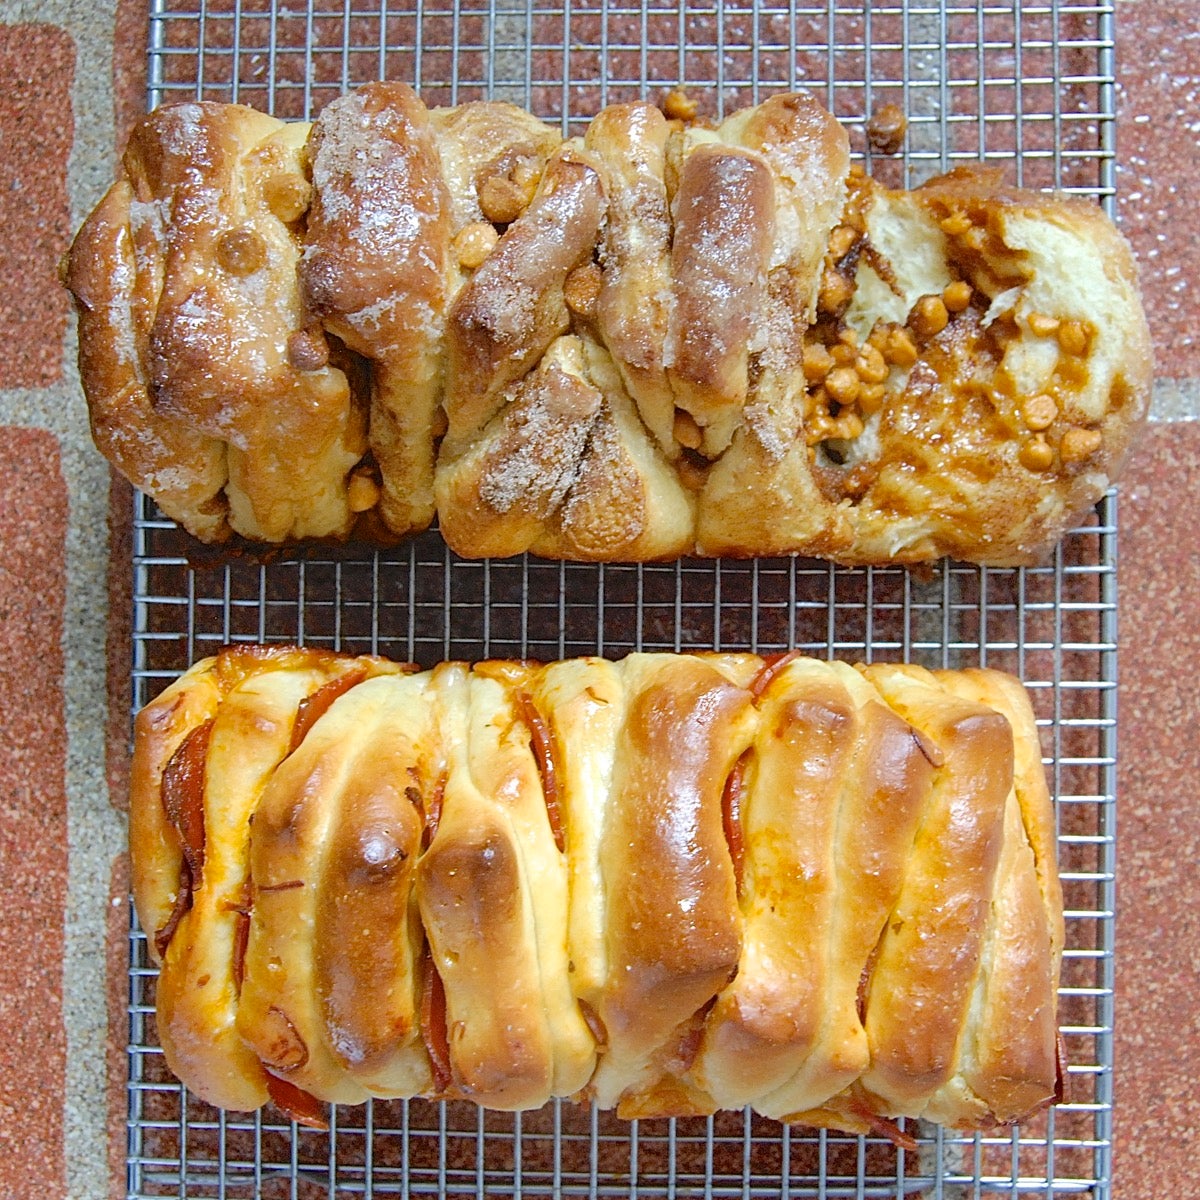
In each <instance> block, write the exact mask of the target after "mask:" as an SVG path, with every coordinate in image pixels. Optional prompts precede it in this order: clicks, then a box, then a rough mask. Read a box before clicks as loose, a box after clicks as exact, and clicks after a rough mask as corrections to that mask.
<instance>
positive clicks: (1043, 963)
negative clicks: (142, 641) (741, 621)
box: [130, 647, 1063, 1136]
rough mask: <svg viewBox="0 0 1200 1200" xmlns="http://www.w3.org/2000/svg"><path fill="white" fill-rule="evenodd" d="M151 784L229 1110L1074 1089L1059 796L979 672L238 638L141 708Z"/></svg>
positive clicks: (926, 1105)
mask: <svg viewBox="0 0 1200 1200" xmlns="http://www.w3.org/2000/svg"><path fill="white" fill-rule="evenodd" d="M132 793H133V794H132V807H131V813H130V839H131V850H132V864H133V890H134V895H135V900H136V904H137V910H138V913H139V916H140V919H141V922H142V925H143V927H144V928H145V929H146V931H147V933H148V935H149V937H150V941H151V946H152V948H153V949H152V956H153V958H154V959H155V961H156V962H157V963H159V964H160V966H161V973H160V976H159V980H158V989H157V1006H158V1032H159V1036H160V1038H161V1040H162V1045H163V1048H164V1050H165V1052H166V1056H167V1061H168V1063H169V1065H170V1066H171V1068H172V1069H173V1070H174V1071H175V1072H176V1073H177V1074H178V1075H179V1077H180V1078H181V1079H182V1080H183V1081H184V1082H185V1083H186V1084H187V1085H188V1086H189V1087H190V1088H192V1089H194V1090H195V1091H196V1092H197V1093H198V1094H199V1095H200V1096H201V1097H203V1098H205V1099H207V1100H209V1101H211V1102H213V1103H214V1104H217V1105H222V1106H225V1107H228V1108H233V1109H253V1108H257V1107H258V1106H260V1105H261V1104H263V1103H264V1102H265V1101H266V1100H267V1099H268V1097H270V1098H273V1099H275V1100H276V1101H277V1102H278V1103H279V1104H280V1105H281V1106H283V1107H284V1108H285V1110H287V1111H288V1112H290V1113H292V1114H293V1115H295V1116H297V1117H298V1118H299V1119H302V1120H308V1121H311V1122H318V1121H319V1120H320V1119H321V1109H320V1105H319V1103H318V1102H319V1101H332V1102H337V1103H356V1102H361V1101H363V1100H365V1099H366V1098H368V1097H370V1096H380V1097H395V1096H418V1095H420V1096H430V1097H444V1098H466V1099H470V1100H474V1101H476V1102H477V1103H479V1104H480V1105H482V1106H487V1107H492V1108H500V1109H526V1108H533V1107H537V1106H540V1105H541V1104H543V1103H544V1102H546V1101H547V1100H549V1099H550V1098H551V1097H555V1096H561V1097H572V1098H575V1099H578V1100H583V1101H587V1100H594V1101H596V1102H597V1103H598V1104H599V1105H600V1106H602V1107H606V1108H614V1107H615V1108H616V1110H617V1112H618V1113H619V1114H620V1115H621V1116H624V1117H630V1118H635V1117H651V1116H663V1115H681V1114H697V1113H710V1112H713V1111H715V1110H717V1109H719V1108H731V1107H741V1106H744V1105H751V1106H753V1108H754V1109H755V1110H757V1111H758V1112H760V1113H762V1114H764V1115H766V1116H768V1117H773V1118H778V1119H780V1120H783V1121H793V1122H802V1123H806V1124H812V1125H818V1126H827V1127H830V1128H836V1129H844V1130H850V1131H860V1132H862V1131H867V1130H877V1131H879V1130H883V1131H885V1132H889V1133H891V1135H893V1136H902V1135H900V1134H899V1132H898V1131H897V1130H896V1127H895V1126H894V1124H893V1122H894V1120H895V1119H896V1118H899V1117H925V1118H928V1119H931V1120H934V1121H939V1122H943V1123H945V1124H948V1125H952V1126H957V1127H961V1128H981V1127H987V1126H991V1125H995V1124H997V1123H1005V1122H1012V1121H1016V1120H1019V1119H1020V1118H1022V1117H1023V1116H1025V1115H1027V1114H1029V1113H1031V1112H1033V1111H1035V1110H1037V1109H1038V1108H1040V1107H1042V1106H1044V1105H1046V1104H1048V1103H1051V1102H1052V1101H1053V1099H1054V1097H1055V1094H1056V1088H1057V1087H1058V1085H1059V1079H1060V1070H1061V1067H1060V1064H1059V1061H1058V1056H1057V1052H1056V1047H1057V1037H1056V1035H1057V1025H1056V990H1057V984H1058V976H1059V963H1060V957H1061V953H1062V946H1063V917H1062V896H1061V891H1060V884H1059V880H1058V875H1057V870H1056V865H1055V834H1054V818H1053V813H1052V807H1051V803H1050V799H1049V796H1048V793H1047V789H1046V783H1045V779H1044V775H1043V771H1042V764H1041V753H1040V748H1039V740H1038V734H1037V730H1036V727H1035V724H1034V719H1033V713H1032V711H1031V708H1030V705H1029V700H1028V697H1027V696H1026V694H1025V692H1024V689H1023V688H1022V687H1021V685H1020V684H1019V683H1018V682H1017V681H1016V680H1015V679H1013V678H1011V677H1009V676H1006V675H1002V674H999V673H997V672H993V671H986V670H966V671H958V672H954V671H939V672H933V673H931V672H929V671H926V670H924V669H922V668H919V667H911V666H897V665H884V664H875V665H871V666H865V667H851V666H848V665H845V664H842V663H836V662H833V663H831V662H823V661H817V660H813V659H806V658H800V657H797V656H796V655H794V654H791V655H786V656H783V657H782V658H778V659H775V660H771V661H766V662H765V661H764V660H762V659H760V658H758V657H756V656H754V655H749V654H635V655H631V656H630V657H628V658H626V659H624V660H623V661H621V662H615V663H614V662H608V661H605V660H602V659H597V658H585V659H577V660H570V661H564V662H557V663H551V664H548V665H537V664H530V663H519V662H484V663H480V664H477V665H475V666H473V667H468V666H465V665H463V664H458V663H447V664H443V665H441V666H439V667H437V668H435V669H434V670H432V671H417V670H415V668H409V667H403V666H398V665H396V664H393V663H390V662H387V661H384V660H382V659H378V658H349V657H343V656H339V655H335V654H331V653H327V652H320V651H313V650H301V649H295V648H265V647H238V648H233V649H228V650H225V651H223V652H222V653H221V654H219V655H218V656H217V657H215V658H210V659H206V660H204V661H203V662H200V663H198V664H197V665H196V666H195V667H193V668H192V669H191V670H190V671H189V672H188V673H187V674H186V675H184V676H183V677H182V678H181V679H180V680H178V681H177V682H175V683H174V684H173V685H172V686H170V687H169V688H167V690H166V691H164V692H163V693H162V694H161V695H160V696H159V697H158V698H157V699H155V700H154V701H153V702H152V703H151V704H149V705H148V706H147V707H146V708H145V709H143V710H142V712H141V713H140V715H139V716H138V719H137V729H136V750H135V758H134V769H133V787H132Z"/></svg>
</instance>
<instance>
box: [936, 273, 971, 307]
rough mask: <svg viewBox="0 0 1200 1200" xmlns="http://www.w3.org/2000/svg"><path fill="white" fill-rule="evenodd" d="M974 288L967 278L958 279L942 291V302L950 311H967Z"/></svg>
mask: <svg viewBox="0 0 1200 1200" xmlns="http://www.w3.org/2000/svg"><path fill="white" fill-rule="evenodd" d="M971 295H972V288H971V285H970V284H969V283H968V282H967V281H966V280H965V279H956V280H955V281H954V282H953V283H952V284H950V285H949V286H948V287H947V288H946V290H945V291H944V292H942V303H943V304H944V305H945V306H946V309H947V311H948V312H952V313H960V312H965V311H966V310H967V308H968V307H969V306H970V303H971Z"/></svg>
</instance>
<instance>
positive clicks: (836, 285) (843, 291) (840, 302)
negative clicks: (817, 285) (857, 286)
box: [817, 268, 854, 317]
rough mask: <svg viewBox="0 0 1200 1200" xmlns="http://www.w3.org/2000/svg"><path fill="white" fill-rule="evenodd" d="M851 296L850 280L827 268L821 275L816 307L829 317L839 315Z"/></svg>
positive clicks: (852, 294) (852, 295) (852, 291)
mask: <svg viewBox="0 0 1200 1200" xmlns="http://www.w3.org/2000/svg"><path fill="white" fill-rule="evenodd" d="M853 297H854V287H853V285H852V284H851V283H850V281H849V280H848V279H847V278H846V277H845V276H844V275H840V274H838V272H837V271H834V270H831V269H828V268H827V269H826V270H825V272H824V274H822V276H821V291H820V295H819V297H818V299H817V306H818V308H820V310H821V311H822V312H823V313H827V314H828V315H829V316H831V317H839V316H841V314H842V313H843V312H845V311H846V309H847V307H848V306H849V304H850V301H851V299H853Z"/></svg>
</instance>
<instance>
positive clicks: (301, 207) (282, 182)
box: [263, 175, 312, 221]
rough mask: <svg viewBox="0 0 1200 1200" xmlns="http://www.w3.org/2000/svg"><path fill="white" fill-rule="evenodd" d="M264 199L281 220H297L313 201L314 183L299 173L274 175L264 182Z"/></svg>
mask: <svg viewBox="0 0 1200 1200" xmlns="http://www.w3.org/2000/svg"><path fill="white" fill-rule="evenodd" d="M263 199H264V200H265V201H266V202H267V207H268V208H269V209H270V210H271V212H273V213H274V214H275V216H277V217H278V218H279V219H280V220H281V221H296V220H299V219H300V217H302V216H303V215H304V214H305V213H306V212H307V211H308V206H309V204H311V203H312V184H311V183H309V182H308V180H307V179H301V178H300V176H298V175H272V176H271V178H270V179H268V180H267V181H266V183H264V184H263Z"/></svg>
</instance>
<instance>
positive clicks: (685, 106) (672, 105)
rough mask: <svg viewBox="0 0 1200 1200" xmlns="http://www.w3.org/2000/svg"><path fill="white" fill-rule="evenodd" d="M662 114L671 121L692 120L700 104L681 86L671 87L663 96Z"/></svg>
mask: <svg viewBox="0 0 1200 1200" xmlns="http://www.w3.org/2000/svg"><path fill="white" fill-rule="evenodd" d="M662 110H663V115H664V116H666V117H667V118H668V119H669V120H672V121H694V120H695V119H696V114H697V113H698V112H699V111H700V106H699V105H698V104H697V103H696V101H695V100H693V99H692V97H691V96H689V95H688V94H687V92H686V91H684V89H683V88H678V87H676V88H672V89H671V90H670V91H669V92H668V93H667V94H666V96H665V97H664V98H663V105H662Z"/></svg>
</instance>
